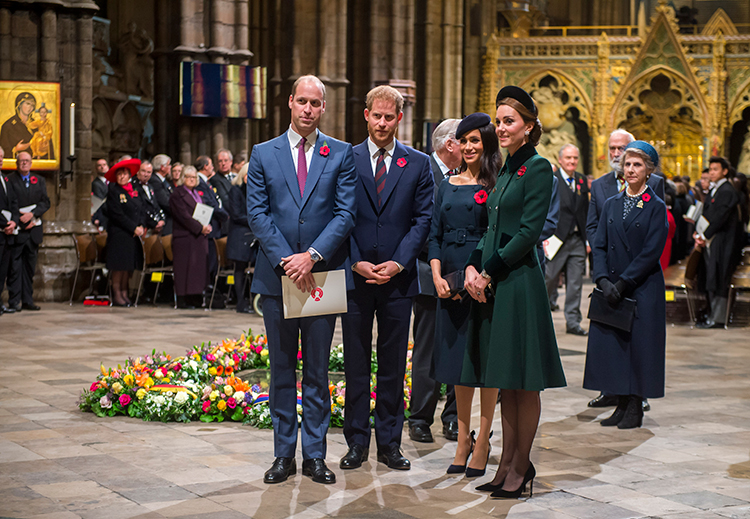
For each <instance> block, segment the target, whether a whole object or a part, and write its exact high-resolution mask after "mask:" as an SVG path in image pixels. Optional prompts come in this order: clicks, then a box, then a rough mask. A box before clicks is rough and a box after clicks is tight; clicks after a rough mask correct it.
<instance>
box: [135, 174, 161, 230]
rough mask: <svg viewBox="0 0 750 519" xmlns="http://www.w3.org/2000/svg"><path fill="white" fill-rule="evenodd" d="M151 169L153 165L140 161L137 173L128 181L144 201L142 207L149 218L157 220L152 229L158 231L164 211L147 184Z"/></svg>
mask: <svg viewBox="0 0 750 519" xmlns="http://www.w3.org/2000/svg"><path fill="white" fill-rule="evenodd" d="M153 169H154V167H153V165H152V164H151V163H150V162H149V161H147V160H144V161H143V162H141V166H140V168H138V173H136V174H135V177H133V178H132V179H131V180H130V183H131V184H133V188H134V189H136V190H137V191H138V192H139V195H138V196H140V197H141V202H145V205H144V207H145V208H146V213H148V215H149V218H150V219H151V220H153V221H155V222H157V224H156V227H154V228H153V230H154V232H156V233H158V232H161V230H162V229H163V228H164V213H163V212H162V210H161V207H159V202H158V201H157V200H156V194H155V193H154V190H153V189H151V185H150V184H149V181H150V180H151V176H152V172H153Z"/></svg>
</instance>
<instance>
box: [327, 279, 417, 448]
mask: <svg viewBox="0 0 750 519" xmlns="http://www.w3.org/2000/svg"><path fill="white" fill-rule="evenodd" d="M378 288H379V287H377V286H376V287H372V288H370V287H364V288H357V289H355V290H350V291H349V293H348V306H349V308H348V311H347V313H345V314H343V315H342V319H341V320H342V324H343V326H342V329H343V335H344V370H345V371H346V403H345V404H344V437H346V443H347V444H348V445H349V446H350V447H351V446H353V445H355V444H357V445H362V446H364V447H369V445H370V370H371V367H370V355H371V352H372V325H373V320H374V318H375V316H376V315H377V318H378V338H377V344H376V347H377V355H378V373H377V389H376V398H375V441H376V443H377V446H378V447H379V448H383V447H389V446H395V447H400V446H401V433H402V431H403V427H404V375H405V374H406V352H407V350H408V349H409V321H410V320H411V306H412V299H413V298H411V297H400V298H389V297H388V296H387V295H386V294H385V292H384V291H381V290H378Z"/></svg>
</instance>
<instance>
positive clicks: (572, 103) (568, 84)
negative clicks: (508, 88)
mask: <svg viewBox="0 0 750 519" xmlns="http://www.w3.org/2000/svg"><path fill="white" fill-rule="evenodd" d="M547 76H550V77H552V78H554V79H555V80H557V83H558V89H559V91H561V92H565V93H566V94H567V95H568V99H567V100H562V101H564V102H563V107H564V109H563V110H562V113H561V114H560V116H562V115H563V114H564V113H565V110H566V109H567V108H576V109H577V110H578V112H579V114H580V115H579V117H580V120H581V121H583V122H585V123H586V124H587V125H588V127H589V128H591V127H592V124H591V120H592V115H593V112H594V109H593V103H592V102H591V99H589V97H588V96H587V95H586V93H585V92H584V91H583V88H581V86H580V85H579V84H578V82H577V81H576V80H574V79H573V78H571V77H570V76H568V75H567V74H565V73H564V72H562V71H560V70H557V69H550V70H544V71H541V72H538V73H536V74H533V75H531V76H529V77H528V78H526V79H525V80H524V81H523V82H522V83H521V85H520V86H521V88H523V89H525V90H526V91H528V92H530V93H531V94H532V95H533V94H534V92H535V91H536V90H538V89H539V84H540V82H541V81H543V80H544V79H545V78H547ZM534 98H535V99H536V96H534ZM540 108H541V107H540Z"/></svg>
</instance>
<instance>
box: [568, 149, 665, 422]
mask: <svg viewBox="0 0 750 519" xmlns="http://www.w3.org/2000/svg"><path fill="white" fill-rule="evenodd" d="M620 164H621V165H622V168H623V173H624V176H625V181H626V182H627V183H628V187H627V189H625V190H623V191H621V192H620V193H619V194H617V195H615V196H613V197H612V198H609V199H608V200H607V201H606V202H605V203H604V208H603V209H602V216H601V218H600V219H599V226H598V228H597V231H596V237H595V238H594V243H593V249H592V252H593V255H594V280H595V281H596V284H597V285H598V287H599V288H600V289H601V290H602V292H604V296H605V297H606V298H607V300H608V301H609V303H610V304H612V305H617V304H618V303H619V302H620V301H621V300H622V298H624V297H628V298H632V299H635V301H636V314H635V319H634V320H633V326H632V329H631V331H630V332H625V331H622V330H619V329H616V328H613V327H610V326H608V325H605V324H600V323H597V322H594V321H592V322H591V328H590V330H589V340H588V348H587V352H586V368H585V371H584V376H583V387H584V388H586V389H594V390H597V391H602V392H604V393H607V394H613V395H618V397H619V402H618V405H617V409H615V412H614V413H613V414H612V416H610V417H609V418H607V419H605V420H603V421H602V422H601V424H602V425H603V426H614V425H616V426H617V427H618V428H620V429H632V428H634V427H640V426H641V424H642V422H643V408H642V405H641V401H642V399H643V398H660V397H663V396H664V364H665V350H666V326H667V325H666V303H665V298H664V276H663V275H662V271H661V266H660V264H659V258H660V256H661V253H662V251H663V250H664V244H665V243H666V241H667V231H668V230H669V224H668V223H667V207H666V206H665V205H664V202H662V200H661V199H660V198H659V197H658V196H656V194H655V193H654V191H653V190H652V189H651V188H650V187H649V186H648V184H647V181H648V178H649V176H650V175H651V174H652V173H653V172H654V170H655V169H656V166H658V164H659V154H658V153H657V152H656V150H655V149H654V148H653V146H651V145H650V144H648V143H646V142H644V141H635V142H631V143H630V144H629V145H628V146H627V147H626V148H625V151H624V155H623V158H622V160H621V161H620Z"/></svg>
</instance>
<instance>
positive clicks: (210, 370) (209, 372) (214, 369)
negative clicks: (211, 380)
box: [208, 366, 216, 377]
mask: <svg viewBox="0 0 750 519" xmlns="http://www.w3.org/2000/svg"><path fill="white" fill-rule="evenodd" d="M208 374H209V375H211V376H212V377H215V376H216V368H214V367H213V366H212V367H210V368H208Z"/></svg>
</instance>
